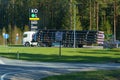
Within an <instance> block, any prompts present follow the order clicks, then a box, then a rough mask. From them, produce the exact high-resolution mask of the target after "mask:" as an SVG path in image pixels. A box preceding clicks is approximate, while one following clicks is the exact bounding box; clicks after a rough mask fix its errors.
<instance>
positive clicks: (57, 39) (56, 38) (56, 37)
mask: <svg viewBox="0 0 120 80" xmlns="http://www.w3.org/2000/svg"><path fill="white" fill-rule="evenodd" d="M62 38H63V33H62V32H59V31H57V32H56V34H55V40H56V41H58V42H59V43H60V44H59V56H61V45H62Z"/></svg>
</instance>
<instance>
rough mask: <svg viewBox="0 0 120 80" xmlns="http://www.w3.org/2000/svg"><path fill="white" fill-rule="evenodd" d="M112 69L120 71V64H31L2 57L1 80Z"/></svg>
mask: <svg viewBox="0 0 120 80" xmlns="http://www.w3.org/2000/svg"><path fill="white" fill-rule="evenodd" d="M111 69H120V64H119V63H106V64H91V63H57V62H30V61H23V60H13V59H7V58H2V57H0V80H40V79H41V78H43V77H47V76H51V75H60V74H64V73H71V72H77V71H93V70H111Z"/></svg>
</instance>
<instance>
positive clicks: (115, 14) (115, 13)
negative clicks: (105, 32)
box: [114, 0, 117, 41]
mask: <svg viewBox="0 0 120 80" xmlns="http://www.w3.org/2000/svg"><path fill="white" fill-rule="evenodd" d="M116 7H117V5H116V0H114V41H116V16H117V12H116V11H117V10H116Z"/></svg>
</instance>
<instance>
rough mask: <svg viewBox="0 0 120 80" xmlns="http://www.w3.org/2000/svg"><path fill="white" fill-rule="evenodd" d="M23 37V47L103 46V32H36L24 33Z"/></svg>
mask: <svg viewBox="0 0 120 80" xmlns="http://www.w3.org/2000/svg"><path fill="white" fill-rule="evenodd" d="M26 35H28V36H26ZM30 35H31V36H30ZM23 36H24V37H23V45H25V46H41V47H44V46H45V47H51V46H56V45H59V43H61V45H62V46H63V47H73V46H74V45H75V47H83V45H92V44H103V42H104V32H103V31H92V30H91V31H90V30H85V31H83V30H82V31H80V30H76V31H74V30H38V31H28V32H25V33H24V34H23ZM27 40H28V41H27ZM98 40H99V41H98Z"/></svg>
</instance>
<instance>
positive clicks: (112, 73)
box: [42, 70, 120, 80]
mask: <svg viewBox="0 0 120 80" xmlns="http://www.w3.org/2000/svg"><path fill="white" fill-rule="evenodd" d="M42 80H120V70H109V71H106V70H105V71H87V72H77V73H72V74H65V75H57V76H50V77H47V78H43V79H42Z"/></svg>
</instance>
